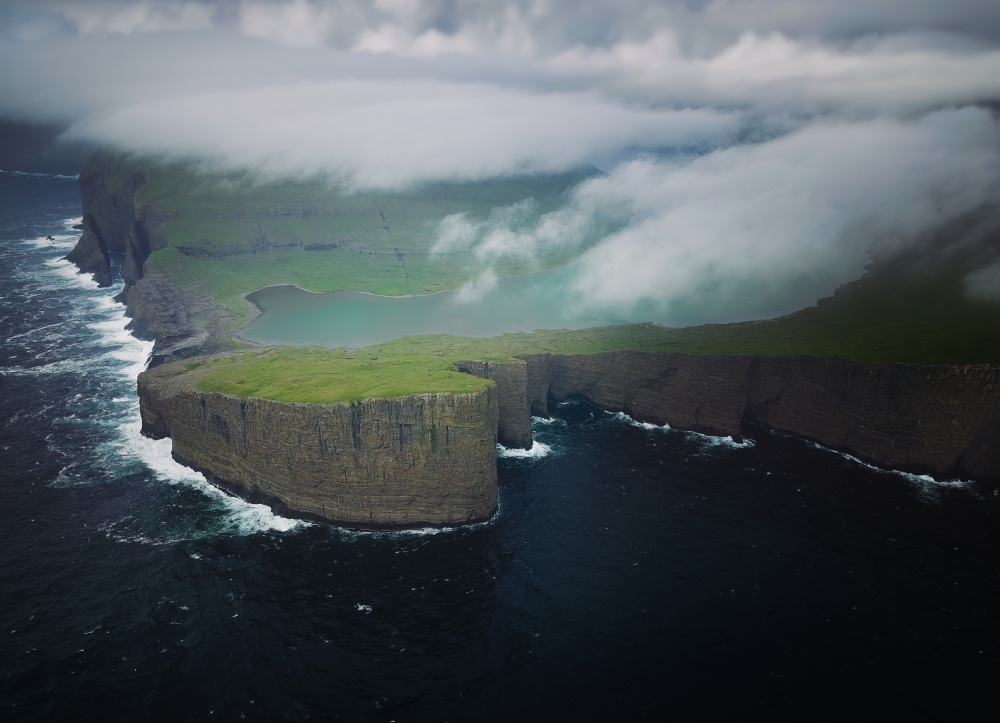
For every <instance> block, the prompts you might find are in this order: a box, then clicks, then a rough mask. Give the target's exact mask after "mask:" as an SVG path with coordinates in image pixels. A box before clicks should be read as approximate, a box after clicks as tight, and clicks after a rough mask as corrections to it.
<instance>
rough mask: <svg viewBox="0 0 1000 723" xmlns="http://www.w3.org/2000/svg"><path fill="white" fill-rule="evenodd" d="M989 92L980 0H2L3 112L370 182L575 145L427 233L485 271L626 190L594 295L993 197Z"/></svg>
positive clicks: (388, 183) (813, 276) (822, 267)
mask: <svg viewBox="0 0 1000 723" xmlns="http://www.w3.org/2000/svg"><path fill="white" fill-rule="evenodd" d="M998 103H1000V6H998V3H997V2H996V0H949V1H948V2H943V1H941V0H837V1H835V2H833V1H831V2H827V1H815V0H814V1H791V0H712V1H706V0H687V1H683V2H648V1H644V0H616V1H615V0H606V1H601V0H510V1H509V2H475V1H472V0H437V1H430V2H416V1H412V0H372V1H362V0H330V1H321V0H292V1H290V2H270V1H265V0H217V1H215V2H201V1H199V0H163V1H156V0H139V1H134V0H133V1H127V0H93V1H87V0H64V1H58V0H51V1H45V0H32V1H31V2H18V1H17V0H14V1H9V0H8V1H7V2H3V3H0V116H2V117H5V118H11V119H19V120H28V121H40V122H47V123H53V122H54V123H59V124H63V125H64V126H65V127H66V128H67V129H68V130H67V137H70V138H75V139H84V140H88V141H93V142H105V143H113V144H117V145H120V146H122V147H124V148H127V149H133V150H138V151H145V152H157V153H164V154H172V155H185V156H194V157H199V158H203V159H207V160H208V161H209V162H210V163H212V164H217V165H221V166H226V167H249V168H253V169H256V170H258V171H260V172H261V173H265V174H269V175H274V176H293V177H294V176H299V175H302V174H310V175H318V176H321V177H326V178H329V179H331V180H332V181H336V182H338V183H340V184H347V185H348V186H351V187H355V188H375V189H398V188H404V187H406V186H408V185H412V184H415V183H420V182H422V181H426V180H440V179H463V180H475V179H480V178H488V177H496V176H503V175H509V174H515V173H524V172H546V171H560V170H565V169H568V168H573V167H575V166H579V165H580V164H582V163H597V164H598V165H599V166H600V167H601V168H603V169H604V170H606V171H608V172H609V174H610V175H609V176H608V177H606V178H602V179H598V180H595V181H593V182H591V183H589V184H586V185H585V186H583V187H581V188H579V189H577V191H576V192H575V194H574V195H573V196H572V198H571V199H570V203H569V205H568V206H567V208H566V209H564V210H563V211H562V212H560V213H559V214H557V215H553V216H551V217H546V218H543V219H542V221H541V222H540V223H538V224H537V225H536V226H535V227H533V228H528V229H525V228H523V227H521V226H517V225H516V220H517V218H518V216H517V213H513V212H510V211H509V210H508V211H506V212H505V211H504V210H503V209H498V212H497V213H496V214H495V216H494V218H492V219H491V221H490V222H489V223H488V224H478V225H476V224H473V225H468V221H467V220H465V219H462V218H452V219H448V223H447V224H445V225H443V226H442V229H440V237H441V238H440V239H439V241H440V242H441V243H450V244H455V243H462V244H466V245H468V246H469V247H470V249H472V250H474V252H475V253H476V255H477V257H478V258H480V259H482V261H483V264H484V270H485V272H486V273H487V274H488V273H489V266H490V263H491V261H494V260H495V259H496V258H497V257H499V256H502V255H504V254H514V255H520V256H524V257H526V258H528V259H530V257H531V256H533V255H534V254H535V253H536V252H537V250H538V249H539V248H540V247H541V246H542V245H544V244H563V245H565V244H573V243H577V242H578V241H579V239H580V238H581V237H582V235H583V231H584V230H585V229H586V228H587V224H588V223H589V219H591V218H592V217H593V214H595V213H599V212H601V211H602V209H612V210H614V211H615V212H616V213H626V214H629V215H631V218H632V221H631V223H630V224H629V226H628V227H627V228H625V229H623V230H622V231H620V232H618V233H615V234H612V235H611V236H609V237H608V238H606V239H605V240H604V241H603V242H602V243H601V244H599V245H598V246H597V247H596V248H594V249H592V250H591V251H589V252H587V253H586V254H585V256H584V258H583V262H582V263H581V265H580V269H579V273H578V275H577V277H576V281H575V282H574V284H573V285H572V288H573V289H575V291H576V297H575V298H576V303H578V304H583V303H590V304H597V305H604V306H606V307H608V308H611V309H621V308H626V307H630V306H634V305H637V304H640V305H646V306H649V305H652V306H653V307H656V308H660V309H664V310H670V309H681V308H684V309H686V310H688V311H690V309H691V308H694V307H697V306H698V305H699V304H700V303H703V302H704V300H705V299H707V298H708V297H710V296H715V297H718V295H719V294H723V295H726V296H728V297H732V298H734V299H746V300H747V306H746V309H745V313H743V314H738V313H735V312H730V311H726V312H720V314H721V316H720V318H730V317H734V316H754V315H757V316H761V315H764V316H766V315H768V313H769V312H768V310H769V309H770V310H771V313H776V312H777V311H787V310H788V309H789V307H792V308H794V307H795V306H801V305H803V304H808V303H811V302H812V301H814V300H815V298H816V297H818V296H823V295H827V294H829V293H831V292H832V290H833V288H835V287H836V285H837V284H839V283H842V282H843V281H846V280H849V279H850V278H853V277H856V276H857V275H858V274H859V273H860V271H861V268H862V266H863V265H864V263H865V261H866V257H865V253H866V251H867V249H868V248H869V246H870V245H871V244H872V243H873V242H876V241H880V242H883V243H887V242H888V241H886V240H887V239H890V240H891V242H892V243H895V244H899V245H900V247H901V248H906V246H907V243H908V241H912V240H913V239H918V238H920V237H921V235H924V234H926V233H928V232H930V231H932V230H933V229H934V228H938V227H940V226H941V225H942V224H947V223H948V222H949V221H952V220H954V219H956V218H960V217H962V216H964V215H968V214H971V213H987V212H991V211H992V212H995V211H996V209H997V208H1000V171H998V169H1000V162H998V161H1000V126H998V123H997V117H996V115H995V114H994V112H993V111H992V110H991V108H992V107H996V105H995V104H998ZM637 149H638V150H637ZM504 219H512V220H511V221H510V222H509V223H508V222H506V221H504ZM463 223H464V224H466V226H463ZM505 223H508V225H506V226H505V225H504V224H505ZM990 268H991V269H992V270H990V269H987V270H985V271H983V272H982V273H979V274H978V275H976V276H975V277H973V278H972V280H971V281H970V284H971V286H970V288H974V290H975V294H976V295H977V296H978V297H983V298H990V297H991V295H992V296H993V297H996V298H1000V290H998V289H1000V273H998V272H996V270H995V269H996V268H1000V267H990ZM706 308H707V307H706ZM753 309H760V310H759V311H753ZM678 314H680V312H678ZM706 314H707V312H706ZM709 316H711V314H707V315H706V316H705V318H708V317H709ZM665 318H669V316H668V317H665ZM678 318H680V316H678ZM690 318H693V317H690V315H689V316H686V317H684V319H685V320H689V319H690ZM712 318H715V317H712Z"/></svg>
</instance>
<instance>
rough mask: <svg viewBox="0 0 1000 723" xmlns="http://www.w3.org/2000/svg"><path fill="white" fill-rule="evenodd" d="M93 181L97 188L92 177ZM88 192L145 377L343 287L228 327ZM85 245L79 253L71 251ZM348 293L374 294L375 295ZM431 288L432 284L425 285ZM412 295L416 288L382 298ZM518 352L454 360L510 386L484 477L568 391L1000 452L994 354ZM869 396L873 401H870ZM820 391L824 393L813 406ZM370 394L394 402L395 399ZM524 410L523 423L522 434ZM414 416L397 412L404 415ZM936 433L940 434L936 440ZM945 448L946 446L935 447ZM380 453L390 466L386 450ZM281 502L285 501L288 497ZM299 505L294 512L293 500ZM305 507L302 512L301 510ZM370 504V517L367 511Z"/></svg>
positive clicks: (909, 461)
mask: <svg viewBox="0 0 1000 723" xmlns="http://www.w3.org/2000/svg"><path fill="white" fill-rule="evenodd" d="M84 180H87V179H84ZM89 181H90V182H91V186H93V185H94V184H93V179H89ZM81 184H83V181H81ZM88 202H95V199H94V196H93V194H90V195H86V194H85V196H84V208H83V217H84V218H90V219H91V225H90V226H88V227H87V228H86V229H85V231H84V234H83V236H81V238H80V241H79V242H78V244H77V248H81V249H82V251H86V250H87V249H86V248H84V247H86V245H87V244H88V243H89V244H91V246H92V245H93V244H94V243H95V238H97V239H100V238H103V236H104V235H106V236H107V237H108V241H109V246H110V244H115V246H114V247H113V248H119V249H121V250H123V251H124V253H125V258H126V262H128V261H129V259H131V266H130V268H134V269H135V270H136V272H137V274H138V276H139V277H140V278H138V279H132V280H130V279H128V278H126V287H125V290H124V291H123V293H122V294H121V298H120V299H119V300H120V301H122V302H124V303H125V305H126V309H127V311H128V314H129V315H130V316H131V317H132V319H133V321H132V322H131V323H130V327H131V330H132V331H133V333H136V334H137V335H139V336H140V337H141V336H143V335H145V336H146V337H147V338H151V339H153V340H154V342H155V343H154V351H153V355H152V358H151V361H150V366H149V370H147V372H146V373H145V374H146V375H148V374H150V373H152V372H153V370H155V369H157V368H160V367H161V366H162V365H164V364H166V363H167V362H170V361H171V360H180V359H187V358H191V357H204V356H206V355H210V354H213V353H218V352H225V351H232V350H233V342H236V343H238V344H239V345H240V346H244V347H246V348H248V349H249V350H253V349H261V348H263V347H265V346H267V345H263V344H260V343H259V342H255V341H253V340H249V339H246V338H244V337H243V336H242V335H241V334H240V332H241V331H243V330H245V329H246V327H247V326H248V325H249V324H250V323H251V322H252V321H253V320H255V319H257V318H258V317H259V316H260V314H261V313H263V312H262V310H261V309H260V307H258V306H257V305H256V304H255V303H253V302H252V301H251V300H250V299H248V298H247V297H249V296H250V295H252V294H254V293H256V292H258V291H262V290H264V289H269V288H282V287H291V288H294V289H297V290H299V291H303V292H305V293H308V294H336V293H343V292H344V291H345V290H341V291H340V292H336V291H335V292H315V291H309V290H307V289H303V288H301V287H300V286H298V285H296V284H274V285H269V286H262V287H260V288H258V289H254V290H253V291H249V292H245V293H243V294H241V295H240V297H239V298H240V299H241V301H242V303H243V304H244V305H245V307H246V310H247V311H246V317H245V319H244V320H243V322H242V323H241V324H240V325H239V326H238V327H237V328H236V329H235V330H233V329H231V328H230V327H229V326H227V324H226V319H227V318H231V317H232V316H233V314H232V313H231V312H228V311H226V310H223V309H222V308H221V307H219V305H218V304H217V303H215V302H214V301H212V300H211V299H210V298H209V297H207V296H205V295H204V294H202V293H200V292H198V290H197V289H195V288H193V289H186V290H179V289H177V288H175V287H173V286H172V285H171V284H170V282H169V279H166V278H164V277H162V276H159V275H157V274H151V273H150V274H146V273H144V269H143V262H144V258H142V256H141V255H137V253H138V252H137V251H136V250H135V248H136V247H135V244H132V243H129V239H128V238H120V239H116V238H114V237H113V236H112V235H111V234H104V235H102V234H100V233H99V232H100V229H98V228H97V227H96V226H95V225H94V223H93V215H92V214H91V213H90V212H91V210H92V209H90V208H88V206H87V204H88ZM126 205H128V204H126ZM117 207H118V208H122V212H123V213H126V214H127V215H129V216H130V217H131V216H136V215H138V214H137V212H136V210H135V209H133V208H131V207H129V208H127V209H126V208H123V207H122V205H121V204H120V203H119V204H118V206H117ZM124 220H127V219H120V220H119V221H116V223H115V225H116V226H121V227H125V226H126V225H125V224H124V223H123V221H124ZM74 250H76V248H75V249H74ZM84 255H85V254H82V253H81V254H78V255H77V258H78V259H79V258H80V257H81V256H84ZM130 255H131V256H130ZM88 258H90V259H92V260H93V259H95V258H97V257H95V256H94V254H92V253H91V254H90V255H89V257H88ZM105 258H106V255H105ZM74 263H76V264H77V266H78V267H80V268H81V270H82V271H85V272H90V273H95V270H94V269H91V268H85V267H84V265H83V264H81V263H80V262H79V260H74ZM127 265H128V264H127V263H126V264H124V266H127ZM553 268H554V267H553ZM446 291H450V292H458V291H459V289H444V290H441V291H439V292H432V293H433V294H438V293H444V292H446ZM346 293H351V294H359V295H367V296H382V295H379V294H373V293H371V292H352V291H347V292H346ZM430 295H432V294H428V295H427V296H430ZM416 296H423V295H419V294H411V295H406V296H400V297H385V298H390V299H391V298H401V299H402V298H412V297H416ZM516 356H518V357H520V361H519V362H518V363H519V364H520V365H521V366H522V367H524V368H525V370H526V371H525V372H521V374H522V375H523V376H521V377H520V378H518V377H517V375H515V376H513V377H511V376H509V373H508V372H507V371H506V367H509V366H510V365H509V364H508V365H506V367H505V365H504V364H501V363H493V364H492V368H490V366H491V365H490V364H486V365H485V366H482V367H480V368H478V369H474V368H472V367H473V366H474V365H472V366H469V368H467V369H464V371H466V372H470V373H472V374H474V375H475V376H480V377H483V378H490V379H493V380H494V382H495V383H496V384H497V385H498V387H499V386H500V385H506V387H505V388H506V389H507V390H508V391H506V392H502V394H501V398H502V400H501V401H500V402H499V406H498V407H496V408H495V409H496V410H497V411H495V412H492V413H491V414H492V415H493V418H494V421H493V422H490V423H489V425H492V432H490V435H491V437H492V440H493V441H492V442H491V443H490V445H489V446H490V450H491V451H490V454H491V455H492V456H491V461H490V464H489V466H490V469H491V470H492V472H490V473H489V475H492V479H493V480H494V485H495V475H496V461H495V460H496V448H495V443H496V440H497V435H498V427H497V424H498V422H499V421H500V420H506V423H507V425H508V426H507V429H508V432H510V430H514V431H513V432H510V436H509V437H508V439H507V440H505V446H506V444H507V442H508V441H509V440H510V439H515V440H517V441H516V443H515V446H519V447H524V448H528V447H530V446H531V443H532V440H531V432H530V416H531V414H533V413H534V414H539V415H541V416H547V414H546V411H547V404H548V403H549V401H550V400H551V401H559V400H564V399H569V398H571V397H573V396H582V397H585V398H587V399H588V400H590V401H591V402H593V403H594V404H596V405H597V406H599V407H601V408H603V409H606V410H609V411H611V412H621V413H624V414H627V415H629V416H630V417H632V418H633V419H635V420H636V421H637V422H639V423H643V424H653V425H656V426H662V425H669V426H670V427H671V428H673V429H677V430H678V431H691V432H695V433H701V434H707V435H715V436H720V437H725V436H736V437H739V435H740V433H741V429H742V426H743V424H744V423H755V424H761V425H763V426H765V427H766V428H769V429H772V430H775V431H778V432H781V433H786V434H790V435H792V436H796V437H798V438H801V439H805V440H808V441H811V442H814V443H818V444H821V445H823V446H825V447H828V448H830V449H833V450H835V451H837V452H840V453H846V454H851V455H854V456H856V457H857V458H858V459H859V460H861V461H862V463H865V464H868V463H871V464H874V465H876V466H878V467H880V468H887V469H900V470H906V471H907V472H912V473H915V474H926V473H930V474H934V475H936V476H941V477H955V476H967V477H975V478H977V479H993V478H1000V452H992V451H991V450H990V449H986V448H984V444H986V445H987V447H988V446H989V444H988V443H989V441H990V440H992V439H995V434H993V431H992V430H994V428H995V429H1000V398H998V397H997V394H1000V392H998V391H996V390H998V389H1000V380H998V379H997V378H996V377H997V375H998V374H1000V367H998V366H996V365H993V366H991V365H964V366H956V365H900V364H890V363H868V362H850V361H847V360H843V359H836V358H821V357H803V356H787V355H774V356H768V355H739V354H736V355H733V354H730V355H726V354H682V353H675V352H653V351H649V352H641V351H628V350H622V351H618V352H591V353H561V354H531V353H525V354H518V355H516ZM466 364H467V366H468V363H466ZM525 365H526V366H525ZM511 368H513V367H511ZM973 368H976V369H977V370H978V371H975V372H974V374H973V375H975V374H978V375H979V377H981V379H980V380H979V381H977V382H975V383H973V382H972V381H970V377H969V374H970V370H972V369H973ZM498 375H499V376H498ZM934 375H937V377H935V378H938V377H941V378H944V377H947V379H945V380H944V381H939V382H933V384H932V376H934ZM922 379H923V380H922ZM900 384H902V385H903V387H905V389H904V388H903V387H900V386H899V385H900ZM934 384H938V385H940V384H945V387H941V389H945V391H943V392H940V391H936V390H937V387H935V386H934ZM872 385H874V386H872ZM949 385H950V386H949ZM139 388H140V398H141V399H143V400H144V402H145V403H146V404H147V405H148V404H149V399H150V396H149V394H148V390H144V388H143V384H142V383H141V381H140V384H139ZM185 394H192V395H194V396H193V397H191V398H198V399H201V401H202V402H203V403H204V402H206V400H207V397H206V395H204V394H202V393H197V392H195V391H194V390H188V391H187V392H185ZM817 395H820V396H817ZM845 395H846V397H845ZM900 395H902V396H900ZM872 396H874V398H876V399H877V402H876V403H874V404H873V405H872V404H869V401H868V400H869V397H872ZM820 397H822V398H823V399H825V400H826V401H823V402H822V403H820V402H819V401H818V400H819V399H820ZM845 398H849V399H850V401H849V402H848V403H847V404H846V406H845V403H844V401H843V400H844V399H845ZM958 398H962V399H965V400H966V403H967V407H968V408H969V409H974V410H977V411H976V414H974V415H973V416H975V419H969V420H967V422H968V423H967V424H966V426H965V427H964V429H965V431H964V432H962V433H961V434H958V436H955V434H952V432H950V431H949V426H948V425H949V424H952V423H953V422H955V421H957V420H958V419H959V418H960V416H961V414H962V412H961V410H958V411H955V412H954V413H955V414H959V416H957V417H953V416H949V415H950V414H952V412H947V411H945V412H942V409H945V410H947V409H956V410H957V407H955V406H954V405H952V406H951V407H948V402H947V400H948V399H958ZM396 399H397V400H405V399H408V398H407V397H399V398H396ZM932 399H934V401H933V403H932V402H931V400H932ZM900 400H908V401H906V403H905V405H904V406H906V408H905V409H902V408H900V406H899V405H900V404H901V401H900ZM914 400H916V401H914ZM265 401H266V400H245V402H244V403H243V405H242V407H241V406H240V405H237V408H242V409H245V408H247V405H248V404H258V403H261V402H265ZM368 401H371V402H380V401H381V402H386V401H388V402H391V401H392V398H389V399H382V400H380V399H378V398H375V399H371V400H368ZM274 404H278V405H280V404H281V403H274ZM230 406H231V405H230ZM713 410H714V411H713ZM980 412H981V413H980ZM187 416H188V417H189V418H190V419H188V418H185V417H178V418H176V419H175V421H174V423H173V425H172V426H173V427H176V428H177V429H182V428H183V427H184V426H185V425H187V426H190V427H191V429H192V430H200V432H199V433H204V432H205V430H206V429H211V426H212V424H216V423H215V422H212V421H211V418H210V417H208V418H205V419H204V420H202V421H201V422H199V423H195V422H194V419H195V417H196V416H197V415H196V414H195V413H194V412H193V411H192V412H191V414H189V415H187ZM487 416H490V415H487ZM522 417H523V418H524V419H527V420H528V422H529V427H528V430H527V433H526V435H527V436H526V437H525V432H524V431H523V428H524V427H525V425H524V424H522V421H523V420H522ZM913 417H916V418H917V419H919V420H920V424H922V425H923V426H922V427H920V428H913V429H910V430H909V431H907V432H906V433H905V434H903V433H902V431H901V430H902V429H904V426H900V425H905V424H908V423H909V422H908V420H911V419H912V418H913ZM925 420H926V424H924V421H925ZM239 423H240V422H239V417H233V418H232V419H231V420H230V422H227V424H239ZM410 424H411V422H409V421H407V422H405V423H404V426H406V425H410ZM178 425H179V426H178ZM206 425H207V426H206ZM489 425H488V426H489ZM927 425H930V426H927ZM918 426H919V425H918ZM501 428H503V424H501ZM176 433H177V430H176V429H174V428H171V429H170V434H171V436H174V435H175V434H176ZM401 434H402V432H401ZM500 434H501V435H502V432H500ZM963 435H964V436H963ZM991 435H993V436H991ZM400 439H402V437H400ZM428 439H430V438H428ZM944 440H948V441H947V443H946V444H945V443H944ZM984 440H986V442H984ZM942 445H943V446H942ZM279 447H280V445H279ZM944 448H946V449H945V451H941V450H942V449H944ZM359 449H360V448H359ZM973 450H976V451H973ZM274 452H275V453H276V454H277V455H279V456H282V455H283V454H285V453H287V452H288V450H282V449H275V450H274ZM174 456H175V458H177V459H180V460H182V461H183V460H184V459H188V457H187V456H185V455H183V454H178V453H176V452H175V453H174ZM970 460H971V461H970ZM187 463H188V464H191V465H193V466H194V467H196V468H204V469H206V470H207V472H208V474H209V475H211V476H212V477H214V478H216V479H217V480H222V482H221V483H220V486H222V487H226V488H227V489H244V494H245V495H246V496H253V495H254V494H261V493H259V492H254V491H253V490H250V489H248V488H247V487H246V486H245V485H244V486H243V487H242V488H241V487H240V484H239V483H238V482H236V480H235V479H233V475H231V474H230V475H228V476H227V475H226V474H220V473H219V470H217V469H212V468H211V466H210V465H206V464H202V463H199V462H198V461H197V460H196V459H193V458H191V459H190V461H189V462H187ZM378 464H379V465H385V464H390V465H391V464H392V463H390V462H386V461H383V462H379V463H378ZM476 474H478V473H476ZM489 475H488V476H489ZM272 497H273V499H275V500H278V501H280V503H281V504H287V499H286V500H285V501H282V499H283V498H282V497H281V496H280V495H273V496H272ZM289 509H293V507H292V506H289ZM297 509H300V511H302V510H301V506H299V508H297ZM491 509H492V508H491ZM306 514H309V513H308V511H306ZM366 515H368V516H369V521H371V518H370V515H371V511H370V510H369V511H367V512H366ZM319 517H321V518H323V519H324V520H325V521H327V522H330V521H335V522H338V523H339V522H343V523H345V524H350V521H351V519H352V518H351V517H350V515H344V516H341V515H329V514H323V513H320V514H319ZM449 519H450V518H449ZM428 521H429V522H430V523H431V524H439V523H437V522H435V521H434V520H433V519H430V520H419V521H416V522H421V523H423V522H428ZM440 524H442V525H444V526H447V525H448V524H450V523H449V522H448V521H447V520H446V521H443V522H441V523H440ZM389 526H395V523H390V524H389Z"/></svg>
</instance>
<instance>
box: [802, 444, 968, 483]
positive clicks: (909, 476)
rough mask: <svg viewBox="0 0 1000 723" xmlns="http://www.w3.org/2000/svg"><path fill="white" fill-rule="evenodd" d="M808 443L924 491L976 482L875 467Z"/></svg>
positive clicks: (844, 453) (848, 455)
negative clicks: (899, 478) (904, 481)
mask: <svg viewBox="0 0 1000 723" xmlns="http://www.w3.org/2000/svg"><path fill="white" fill-rule="evenodd" d="M808 444H809V446H810V447H812V448H813V449H821V450H823V451H824V452H829V453H830V454H835V455H837V456H838V457H840V458H842V459H846V460H848V461H849V462H853V463H854V464H857V465H860V466H862V467H867V468H868V469H870V470H872V471H874V472H878V473H879V474H892V475H897V476H899V477H902V478H903V479H905V480H907V481H908V482H912V483H913V484H915V485H917V486H918V487H920V488H921V489H922V490H923V491H924V492H931V491H933V490H934V489H935V488H947V487H951V488H956V489H971V488H972V487H973V486H974V485H975V484H976V483H975V480H961V479H950V480H942V479H935V478H934V477H932V476H930V475H929V474H915V473H913V472H904V471H903V470H900V469H887V468H885V467H877V466H875V465H873V464H868V463H867V462H864V461H862V460H860V459H858V458H857V457H855V456H854V455H853V454H848V453H847V452H838V451H837V450H835V449H830V448H829V447H824V446H823V445H822V444H819V443H818V442H809V443H808Z"/></svg>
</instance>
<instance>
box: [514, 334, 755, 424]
mask: <svg viewBox="0 0 1000 723" xmlns="http://www.w3.org/2000/svg"><path fill="white" fill-rule="evenodd" d="M525 361H526V363H527V380H528V382H527V388H528V394H527V397H528V403H529V404H530V406H531V408H532V409H533V410H537V412H538V413H540V414H546V413H547V411H548V408H547V398H548V397H553V398H555V399H557V400H562V399H566V398H567V397H571V396H574V395H581V396H585V397H587V398H588V399H590V400H591V401H592V402H594V404H596V405H598V406H600V407H603V408H604V409H608V410H611V411H615V412H625V413H626V414H628V415H629V416H632V417H634V418H636V419H640V420H642V421H644V422H651V423H654V424H660V425H662V424H669V425H670V426H671V427H677V428H679V429H687V430H692V431H695V432H703V433H706V434H739V432H740V425H741V422H742V418H743V407H744V404H745V400H746V375H747V369H748V367H749V365H750V361H751V357H746V356H735V355H718V356H694V355H690V354H672V353H655V352H634V351H618V352H608V353H604V354H567V355H547V354H545V355H532V356H528V357H526V358H525Z"/></svg>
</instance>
